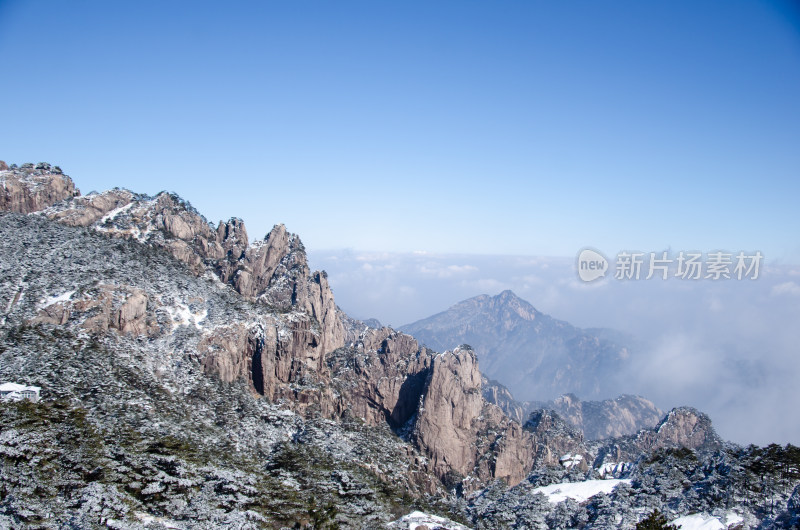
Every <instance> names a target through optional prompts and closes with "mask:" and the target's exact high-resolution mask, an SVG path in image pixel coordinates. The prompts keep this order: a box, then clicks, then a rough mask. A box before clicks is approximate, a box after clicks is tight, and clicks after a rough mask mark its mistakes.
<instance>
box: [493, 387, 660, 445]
mask: <svg viewBox="0 0 800 530" xmlns="http://www.w3.org/2000/svg"><path fill="white" fill-rule="evenodd" d="M482 392H483V397H484V399H486V400H487V401H488V402H489V403H494V404H496V405H497V406H499V407H500V408H501V409H502V410H503V412H505V414H506V415H507V416H508V417H509V418H511V419H513V420H515V421H518V422H520V423H523V422H524V421H525V418H526V417H527V416H528V415H529V414H530V413H531V412H533V411H535V410H538V409H548V410H552V411H554V412H556V413H558V415H559V416H560V417H561V418H563V419H564V421H566V422H567V423H568V424H569V425H571V426H572V427H574V428H576V429H578V430H579V431H581V432H582V433H583V436H584V437H585V438H586V439H587V440H606V439H610V438H617V437H619V436H625V435H628V434H635V433H637V432H639V431H640V430H642V429H647V428H651V427H654V426H655V425H656V424H657V423H658V422H659V421H660V420H661V419H662V418H663V417H664V412H662V411H661V410H659V409H658V407H656V406H655V405H654V404H653V402H651V401H649V400H647V399H645V398H643V397H641V396H631V395H627V394H624V395H622V396H619V397H617V398H615V399H605V400H603V401H582V400H580V399H579V398H578V397H577V396H576V395H574V394H565V395H563V396H559V397H558V398H556V399H554V400H550V401H523V402H519V401H516V400H515V399H514V396H513V395H512V394H511V392H510V391H509V390H508V389H507V388H506V387H505V386H503V385H501V384H500V383H498V382H497V381H493V380H491V379H488V378H486V377H485V376H484V377H483V379H482Z"/></svg>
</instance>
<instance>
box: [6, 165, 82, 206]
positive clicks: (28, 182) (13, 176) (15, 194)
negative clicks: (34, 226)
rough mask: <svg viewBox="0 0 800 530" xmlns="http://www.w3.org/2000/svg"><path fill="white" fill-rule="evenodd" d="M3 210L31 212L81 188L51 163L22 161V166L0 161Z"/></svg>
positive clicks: (66, 196) (74, 193) (73, 195)
mask: <svg viewBox="0 0 800 530" xmlns="http://www.w3.org/2000/svg"><path fill="white" fill-rule="evenodd" d="M0 184H2V186H3V189H2V191H0V211H6V212H16V213H31V212H38V211H40V210H43V209H45V208H47V207H49V206H52V205H53V204H55V203H57V202H60V201H63V200H66V199H70V198H72V197H76V196H78V195H80V191H79V190H78V189H77V188H76V187H75V183H74V182H72V179H71V178H69V177H68V176H67V175H64V174H63V173H62V172H61V169H59V168H58V166H56V167H52V166H50V164H46V163H40V164H36V165H34V164H23V165H22V166H20V167H17V166H13V165H12V166H11V167H10V168H9V166H8V165H7V164H6V163H5V162H2V163H0Z"/></svg>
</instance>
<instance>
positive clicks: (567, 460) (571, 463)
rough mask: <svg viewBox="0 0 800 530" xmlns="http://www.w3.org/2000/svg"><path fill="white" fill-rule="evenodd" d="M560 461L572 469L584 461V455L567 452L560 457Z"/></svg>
mask: <svg viewBox="0 0 800 530" xmlns="http://www.w3.org/2000/svg"><path fill="white" fill-rule="evenodd" d="M558 461H559V462H560V463H561V465H562V466H564V467H565V468H567V469H572V468H573V467H575V466H578V465H580V463H581V462H582V461H583V456H581V455H573V454H570V453H567V454H565V455H564V456H562V457H561V458H559V459H558Z"/></svg>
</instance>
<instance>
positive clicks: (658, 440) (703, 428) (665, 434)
mask: <svg viewBox="0 0 800 530" xmlns="http://www.w3.org/2000/svg"><path fill="white" fill-rule="evenodd" d="M635 444H636V446H637V447H638V448H639V449H640V450H641V451H644V452H649V451H653V450H657V449H666V448H680V447H685V448H688V449H716V448H719V447H721V445H722V440H721V439H720V437H719V436H718V435H717V433H716V431H714V428H713V427H712V426H711V419H710V418H709V417H708V416H707V415H706V414H703V413H702V412H700V411H698V410H696V409H693V408H691V407H678V408H675V409H672V410H671V411H669V413H668V414H667V415H666V416H665V417H664V419H663V420H661V422H660V423H659V424H658V425H656V427H655V428H654V429H652V430H643V431H641V432H640V433H639V434H638V435H637V436H636V439H635Z"/></svg>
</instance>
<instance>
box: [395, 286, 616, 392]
mask: <svg viewBox="0 0 800 530" xmlns="http://www.w3.org/2000/svg"><path fill="white" fill-rule="evenodd" d="M400 329H401V330H402V331H404V332H406V333H409V334H411V335H413V336H415V337H416V338H417V340H419V341H420V342H421V343H422V344H425V345H427V346H428V347H430V348H433V349H435V350H438V351H443V350H445V349H450V348H453V347H454V346H456V345H457V344H469V345H471V346H472V347H473V348H474V349H475V352H476V353H477V354H478V360H479V361H480V363H481V371H482V372H483V373H484V374H485V375H486V376H487V377H488V378H491V379H494V380H497V381H500V382H501V383H502V384H504V385H506V386H507V387H508V388H509V389H510V390H511V392H513V393H514V395H515V396H517V398H519V399H522V400H534V399H547V398H551V397H552V398H554V397H556V396H558V395H561V394H566V393H570V392H572V393H575V394H577V395H580V396H583V397H588V398H603V397H606V396H608V395H614V394H615V393H616V392H618V391H619V389H620V388H624V387H625V381H623V380H620V379H619V374H620V372H621V371H622V368H624V366H625V364H626V363H627V362H628V358H629V356H630V351H629V348H628V347H626V346H624V345H622V344H619V343H618V342H617V341H615V340H611V339H610V338H608V336H610V335H611V334H610V333H607V332H605V331H604V330H582V329H579V328H576V327H574V326H572V325H570V324H569V323H567V322H563V321H561V320H556V319H554V318H552V317H550V316H548V315H546V314H544V313H541V312H539V311H537V310H536V308H534V307H533V306H532V305H531V304H529V303H528V302H526V301H525V300H522V299H521V298H519V297H518V296H516V295H515V294H514V293H513V292H511V291H504V292H502V293H500V294H499V295H497V296H487V295H481V296H476V297H474V298H470V299H469V300H464V301H463V302H459V303H458V304H456V305H454V306H453V307H451V308H449V309H448V310H446V311H443V312H441V313H439V314H437V315H434V316H432V317H429V318H426V319H423V320H420V321H418V322H415V323H413V324H408V325H405V326H402V327H401V328H400Z"/></svg>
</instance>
